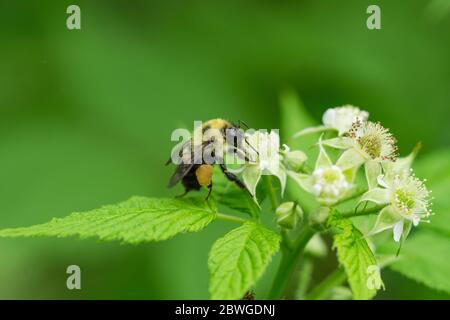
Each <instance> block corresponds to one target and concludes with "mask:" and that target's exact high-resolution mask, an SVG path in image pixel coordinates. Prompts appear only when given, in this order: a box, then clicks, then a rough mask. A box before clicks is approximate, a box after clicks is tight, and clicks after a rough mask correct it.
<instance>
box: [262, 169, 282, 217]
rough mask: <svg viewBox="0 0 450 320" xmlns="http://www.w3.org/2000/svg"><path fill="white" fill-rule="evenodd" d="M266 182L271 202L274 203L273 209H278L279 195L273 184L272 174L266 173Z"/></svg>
mask: <svg viewBox="0 0 450 320" xmlns="http://www.w3.org/2000/svg"><path fill="white" fill-rule="evenodd" d="M264 178H265V179H264V180H265V183H266V189H267V193H268V194H269V199H270V203H271V204H272V210H276V209H277V208H278V205H279V203H278V197H277V193H276V192H275V189H274V187H273V185H272V176H269V175H266V176H265V177H264Z"/></svg>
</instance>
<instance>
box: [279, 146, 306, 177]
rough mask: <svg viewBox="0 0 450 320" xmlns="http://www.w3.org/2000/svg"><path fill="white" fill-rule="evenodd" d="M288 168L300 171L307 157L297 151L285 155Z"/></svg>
mask: <svg viewBox="0 0 450 320" xmlns="http://www.w3.org/2000/svg"><path fill="white" fill-rule="evenodd" d="M284 159H285V163H286V166H287V167H288V168H289V169H290V170H292V171H295V172H298V171H300V169H301V168H302V167H303V165H304V164H305V162H306V160H307V156H306V154H305V153H304V152H303V151H300V150H295V151H289V152H286V153H285V154H284Z"/></svg>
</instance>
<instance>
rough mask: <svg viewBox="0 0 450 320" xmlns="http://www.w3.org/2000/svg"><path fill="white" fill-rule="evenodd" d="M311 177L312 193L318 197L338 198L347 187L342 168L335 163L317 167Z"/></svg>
mask: <svg viewBox="0 0 450 320" xmlns="http://www.w3.org/2000/svg"><path fill="white" fill-rule="evenodd" d="M312 177H313V193H314V194H315V195H316V196H317V197H319V198H324V199H333V198H340V197H341V196H342V195H343V194H344V193H345V192H347V190H348V187H349V183H348V182H347V180H346V178H345V176H344V174H343V172H342V169H341V168H339V167H338V166H336V165H331V166H329V167H325V168H318V169H316V170H314V172H313V174H312ZM330 202H332V201H331V200H330Z"/></svg>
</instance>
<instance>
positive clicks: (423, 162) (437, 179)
mask: <svg viewBox="0 0 450 320" xmlns="http://www.w3.org/2000/svg"><path fill="white" fill-rule="evenodd" d="M414 168H415V170H414V171H415V172H416V174H417V176H418V177H419V178H421V179H424V178H426V179H427V182H426V183H425V184H426V186H427V188H428V189H430V190H432V192H433V193H432V196H433V197H434V199H433V201H432V202H433V206H432V209H433V211H434V212H435V215H433V216H431V217H430V218H429V220H430V221H431V223H429V224H425V223H423V224H420V228H430V229H433V230H437V231H439V232H442V233H444V234H446V235H447V236H448V237H450V197H449V196H448V193H449V190H450V150H449V149H447V150H442V151H437V152H434V153H432V154H430V155H428V156H426V157H424V158H420V159H419V160H418V161H417V164H416V165H414Z"/></svg>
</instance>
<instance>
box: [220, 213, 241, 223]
mask: <svg viewBox="0 0 450 320" xmlns="http://www.w3.org/2000/svg"><path fill="white" fill-rule="evenodd" d="M216 218H217V220H222V221H229V222H236V223H245V222H247V220H245V219H242V218H239V217H235V216H231V215H229V214H224V213H216Z"/></svg>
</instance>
